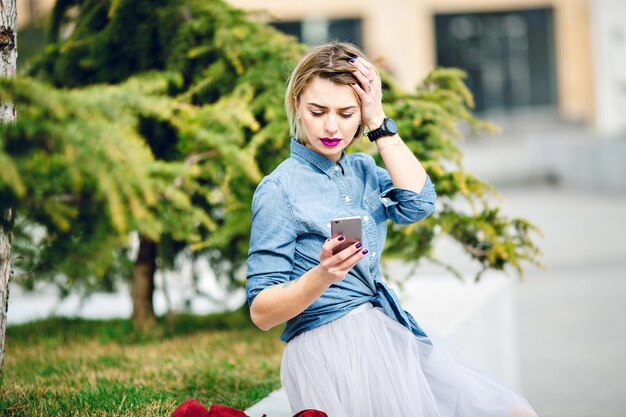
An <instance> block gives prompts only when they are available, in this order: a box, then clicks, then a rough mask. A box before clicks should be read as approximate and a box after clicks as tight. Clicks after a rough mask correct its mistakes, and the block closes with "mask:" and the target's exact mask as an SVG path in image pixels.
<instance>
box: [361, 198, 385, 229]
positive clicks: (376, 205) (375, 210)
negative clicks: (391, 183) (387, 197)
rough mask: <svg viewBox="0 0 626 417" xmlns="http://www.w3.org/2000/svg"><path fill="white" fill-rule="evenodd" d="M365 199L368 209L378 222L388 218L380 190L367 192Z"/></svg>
mask: <svg viewBox="0 0 626 417" xmlns="http://www.w3.org/2000/svg"><path fill="white" fill-rule="evenodd" d="M364 201H365V205H366V207H367V209H368V210H369V212H370V214H371V215H372V217H373V218H374V220H376V222H377V223H379V222H383V221H385V220H386V219H387V216H386V213H385V205H384V204H383V202H382V201H380V192H379V191H378V190H374V191H370V192H369V193H367V194H366V195H365V199H364Z"/></svg>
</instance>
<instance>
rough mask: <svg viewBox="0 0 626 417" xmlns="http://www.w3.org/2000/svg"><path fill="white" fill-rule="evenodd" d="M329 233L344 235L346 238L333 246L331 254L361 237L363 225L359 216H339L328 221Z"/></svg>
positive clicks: (352, 243)
mask: <svg viewBox="0 0 626 417" xmlns="http://www.w3.org/2000/svg"><path fill="white" fill-rule="evenodd" d="M330 234H331V236H332V237H336V236H339V235H344V236H345V237H346V239H345V240H344V241H343V242H341V244H339V246H337V247H335V249H334V250H333V255H334V254H336V253H339V252H341V251H342V250H344V249H345V248H347V247H348V246H350V245H354V244H355V243H356V242H360V241H361V240H362V239H363V236H362V235H363V225H362V220H361V218H360V217H358V216H355V217H339V218H336V219H332V220H331V221H330Z"/></svg>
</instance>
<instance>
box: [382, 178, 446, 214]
mask: <svg viewBox="0 0 626 417" xmlns="http://www.w3.org/2000/svg"><path fill="white" fill-rule="evenodd" d="M377 175H378V183H379V185H380V189H381V190H383V191H382V192H381V193H380V201H381V202H382V203H383V205H384V206H385V211H386V213H387V218H388V219H390V220H391V221H392V222H394V223H398V224H411V223H415V222H418V221H420V220H422V219H425V218H426V217H428V216H430V215H431V214H432V213H433V212H434V211H435V200H436V199H437V193H436V192H435V186H434V185H433V183H432V181H431V180H430V177H429V176H428V175H427V176H426V182H425V183H424V187H423V188H422V191H421V192H419V193H416V192H415V191H411V190H407V189H404V188H399V187H394V186H393V182H392V180H391V177H390V176H389V173H388V172H387V170H386V169H384V168H381V167H377Z"/></svg>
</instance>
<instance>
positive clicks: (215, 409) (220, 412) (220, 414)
mask: <svg viewBox="0 0 626 417" xmlns="http://www.w3.org/2000/svg"><path fill="white" fill-rule="evenodd" d="M209 417H250V416H248V415H247V414H246V413H244V412H243V411H241V410H237V409H235V408H230V407H226V406H225V405H222V404H213V405H212V406H211V409H210V410H209Z"/></svg>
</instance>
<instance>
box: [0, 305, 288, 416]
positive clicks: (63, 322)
mask: <svg viewBox="0 0 626 417" xmlns="http://www.w3.org/2000/svg"><path fill="white" fill-rule="evenodd" d="M279 332H280V329H279V328H277V329H274V330H272V331H270V332H267V333H266V332H259V331H258V329H256V328H254V326H253V325H252V324H251V323H250V321H249V319H248V315H247V313H245V312H243V311H242V310H238V311H235V312H229V313H221V314H218V315H209V316H194V317H190V316H175V317H174V318H173V319H172V320H171V321H166V320H161V322H160V323H159V325H158V327H157V328H156V329H155V332H154V333H152V334H151V335H148V336H147V338H145V339H141V340H137V339H136V334H135V333H133V332H132V324H131V323H130V321H129V320H102V321H87V320H76V319H72V320H68V319H50V320H44V321H40V322H34V323H29V324H26V325H19V326H11V327H9V328H8V330H7V337H8V339H9V340H11V343H10V344H8V345H7V356H6V362H5V367H4V381H3V382H0V410H2V415H3V416H7V417H9V416H11V417H18V416H20V417H21V416H29V417H30V416H35V417H44V416H45V417H48V416H50V417H52V416H120V415H124V416H137V417H139V416H142V417H143V416H155V417H156V416H164V417H165V416H169V415H171V413H172V411H173V410H174V408H175V407H176V405H177V404H179V403H180V402H182V401H183V400H185V399H188V398H197V399H198V400H199V401H201V402H202V403H203V404H205V405H206V406H210V405H211V404H213V403H221V404H227V405H230V406H232V407H237V408H240V409H244V408H247V407H249V406H250V405H252V404H253V403H255V402H257V401H259V400H260V399H261V398H263V397H265V396H266V395H267V394H269V393H270V392H271V391H272V390H274V389H276V388H278V386H279V385H280V380H279V365H280V355H281V342H280V341H279V340H278V333H279Z"/></svg>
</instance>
